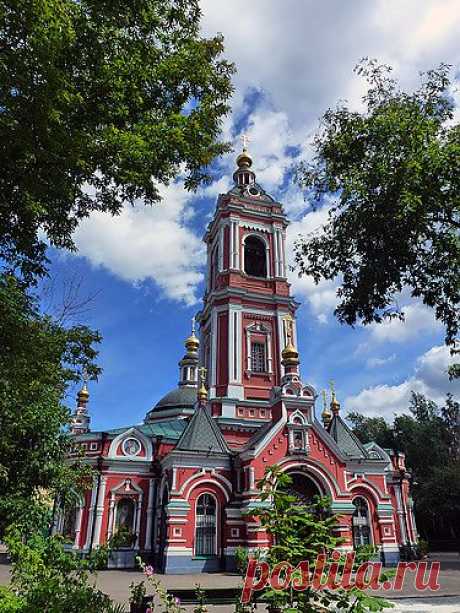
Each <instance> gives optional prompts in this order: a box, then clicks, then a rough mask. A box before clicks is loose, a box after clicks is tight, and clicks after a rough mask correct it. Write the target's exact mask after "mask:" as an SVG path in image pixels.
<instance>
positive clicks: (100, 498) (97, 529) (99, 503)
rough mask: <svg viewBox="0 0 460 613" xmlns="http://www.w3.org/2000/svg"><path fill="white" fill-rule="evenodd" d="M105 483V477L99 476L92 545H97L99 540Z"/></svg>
mask: <svg viewBox="0 0 460 613" xmlns="http://www.w3.org/2000/svg"><path fill="white" fill-rule="evenodd" d="M106 485H107V477H101V482H100V484H99V495H98V497H97V506H96V519H95V524H94V540H93V547H97V546H98V545H99V543H100V542H101V528H102V517H103V514H104V500H105V488H106Z"/></svg>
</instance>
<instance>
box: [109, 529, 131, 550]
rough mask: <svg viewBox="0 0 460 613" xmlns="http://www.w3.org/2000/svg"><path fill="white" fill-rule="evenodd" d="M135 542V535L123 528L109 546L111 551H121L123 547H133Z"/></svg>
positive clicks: (112, 538)
mask: <svg viewBox="0 0 460 613" xmlns="http://www.w3.org/2000/svg"><path fill="white" fill-rule="evenodd" d="M135 542H136V535H135V533H134V532H133V531H132V530H130V529H129V528H127V527H126V526H121V527H120V528H119V529H118V530H117V531H116V532H115V534H114V535H113V536H112V537H111V538H110V539H109V541H108V543H107V544H108V546H109V547H110V549H120V548H122V547H132V546H133V545H134V543H135Z"/></svg>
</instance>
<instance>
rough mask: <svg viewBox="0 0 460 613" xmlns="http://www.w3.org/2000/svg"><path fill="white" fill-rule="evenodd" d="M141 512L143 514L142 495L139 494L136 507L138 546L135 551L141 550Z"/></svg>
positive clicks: (135, 546)
mask: <svg viewBox="0 0 460 613" xmlns="http://www.w3.org/2000/svg"><path fill="white" fill-rule="evenodd" d="M141 512H142V494H139V498H138V500H137V507H136V544H135V545H134V548H135V549H139V534H140V531H141Z"/></svg>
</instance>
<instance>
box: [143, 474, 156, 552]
mask: <svg viewBox="0 0 460 613" xmlns="http://www.w3.org/2000/svg"><path fill="white" fill-rule="evenodd" d="M155 487H156V482H155V479H149V497H148V500H147V515H146V525H145V543H144V549H145V550H146V551H149V550H150V549H152V530H153V494H154V491H155Z"/></svg>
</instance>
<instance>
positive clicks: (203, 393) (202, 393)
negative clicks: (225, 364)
mask: <svg viewBox="0 0 460 613" xmlns="http://www.w3.org/2000/svg"><path fill="white" fill-rule="evenodd" d="M205 381H206V368H203V367H201V368H200V388H199V390H198V394H197V398H198V403H199V404H200V405H204V404H206V401H207V399H208V390H207V389H206V384H205Z"/></svg>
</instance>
